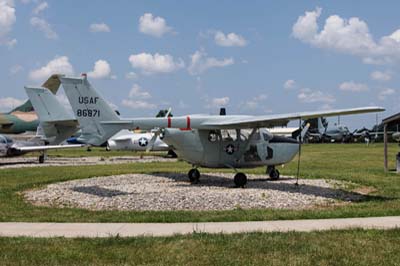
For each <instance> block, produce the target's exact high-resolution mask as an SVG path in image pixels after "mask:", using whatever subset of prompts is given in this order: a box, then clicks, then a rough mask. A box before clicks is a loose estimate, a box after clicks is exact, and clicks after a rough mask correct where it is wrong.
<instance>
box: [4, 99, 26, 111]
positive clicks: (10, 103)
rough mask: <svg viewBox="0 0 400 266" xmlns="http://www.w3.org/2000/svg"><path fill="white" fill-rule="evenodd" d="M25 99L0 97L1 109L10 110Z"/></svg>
mask: <svg viewBox="0 0 400 266" xmlns="http://www.w3.org/2000/svg"><path fill="white" fill-rule="evenodd" d="M24 102H25V101H24V100H20V99H15V98H12V97H6V98H0V110H1V111H9V110H10V109H13V108H15V107H17V106H19V105H21V104H23V103H24Z"/></svg>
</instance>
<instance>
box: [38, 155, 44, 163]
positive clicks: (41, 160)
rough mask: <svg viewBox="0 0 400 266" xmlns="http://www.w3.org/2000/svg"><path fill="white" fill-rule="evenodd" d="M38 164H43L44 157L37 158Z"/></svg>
mask: <svg viewBox="0 0 400 266" xmlns="http://www.w3.org/2000/svg"><path fill="white" fill-rule="evenodd" d="M39 163H44V155H40V156H39Z"/></svg>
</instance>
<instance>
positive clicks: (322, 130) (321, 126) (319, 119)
mask: <svg viewBox="0 0 400 266" xmlns="http://www.w3.org/2000/svg"><path fill="white" fill-rule="evenodd" d="M317 119H318V132H319V133H321V134H325V131H326V128H325V127H324V124H323V123H322V117H318V118H317Z"/></svg>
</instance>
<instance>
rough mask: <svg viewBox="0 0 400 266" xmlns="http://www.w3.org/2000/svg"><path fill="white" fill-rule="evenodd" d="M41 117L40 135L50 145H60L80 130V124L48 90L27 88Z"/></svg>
mask: <svg viewBox="0 0 400 266" xmlns="http://www.w3.org/2000/svg"><path fill="white" fill-rule="evenodd" d="M25 91H26V93H27V95H28V97H29V99H30V101H31V103H32V105H33V107H34V108H35V111H36V113H37V115H38V117H39V121H40V125H39V128H38V133H37V134H39V135H43V136H44V138H45V140H46V141H48V142H49V143H50V144H59V143H61V142H63V141H64V140H65V139H67V138H68V137H70V136H71V135H73V134H74V133H75V132H76V131H77V130H78V122H77V121H76V119H75V118H74V116H73V115H72V114H70V113H69V112H68V111H67V109H66V108H65V107H64V106H63V105H62V104H61V103H60V102H59V100H58V99H57V98H56V97H55V95H54V94H52V93H51V92H50V91H49V90H48V89H45V88H32V87H25Z"/></svg>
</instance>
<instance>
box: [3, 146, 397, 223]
mask: <svg viewBox="0 0 400 266" xmlns="http://www.w3.org/2000/svg"><path fill="white" fill-rule="evenodd" d="M398 149H399V148H398V147H397V146H396V144H391V146H390V149H389V151H390V158H391V159H392V162H391V167H392V168H393V167H394V158H395V153H396V152H397V151H398ZM70 152H72V151H68V152H66V151H63V152H62V154H63V155H65V154H67V153H70ZM97 152H99V153H100V152H101V151H100V150H99V151H95V153H93V154H95V155H96V153H97ZM79 153H83V151H79ZM85 154H86V152H85ZM123 154H124V153H123ZM75 155H76V154H74V156H75ZM85 156H87V155H85ZM189 169H190V166H189V165H188V164H187V163H184V162H180V161H178V162H171V163H136V164H120V165H100V166H63V167H44V168H23V169H3V170H0V221H2V222H5V221H30V222H33V221H36V222H194V221H198V222H205V221H246V220H276V219H306V218H333V217H363V216H388V215H400V176H399V175H397V174H394V173H387V174H385V173H384V172H383V146H382V144H376V145H375V144H374V145H371V146H369V147H367V146H365V145H362V144H350V145H348V144H345V145H344V144H343V145H342V144H321V145H304V146H303V153H302V162H301V177H302V178H329V179H338V180H345V181H351V182H355V183H357V184H358V185H359V186H368V187H372V188H374V189H375V192H373V193H372V194H371V195H370V196H369V197H367V198H366V200H365V201H363V202H357V203H354V204H348V205H345V206H336V207H326V208H318V209H312V210H271V209H266V210H243V209H237V210H232V211H165V212H161V211H147V212H146V211H141V212H135V211H88V210H82V209H73V208H64V209H58V208H50V207H36V206H32V205H30V204H28V203H25V202H24V201H23V199H22V197H21V196H20V194H19V193H20V192H21V191H23V190H26V189H31V188H38V187H41V186H44V185H46V184H50V183H55V182H60V181H67V180H72V179H79V178H89V177H94V176H105V175H115V174H125V173H152V172H185V173H186V172H187V171H188V170H189ZM296 169H297V160H296V159H295V160H294V161H293V162H292V163H290V164H288V165H286V166H285V167H284V168H280V167H279V170H280V171H281V173H282V174H283V175H294V174H295V173H296ZM201 171H202V172H213V171H228V172H232V171H231V170H229V169H223V170H215V169H201ZM245 172H247V173H256V174H263V173H265V169H264V168H256V169H249V170H245ZM232 176H233V173H232Z"/></svg>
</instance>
